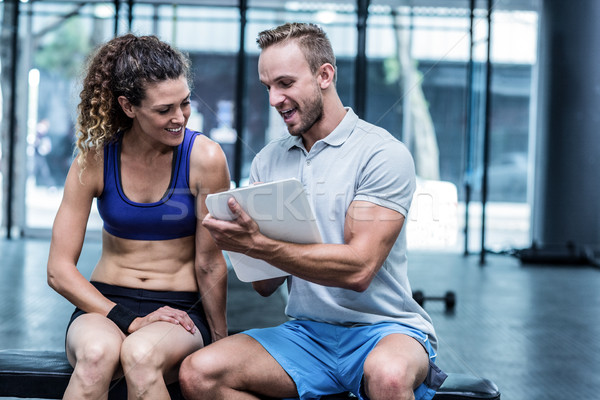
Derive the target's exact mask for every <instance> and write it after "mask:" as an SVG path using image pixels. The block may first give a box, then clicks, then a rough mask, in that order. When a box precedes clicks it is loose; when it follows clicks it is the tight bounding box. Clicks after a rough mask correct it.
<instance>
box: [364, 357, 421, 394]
mask: <svg viewBox="0 0 600 400" xmlns="http://www.w3.org/2000/svg"><path fill="white" fill-rule="evenodd" d="M415 380H416V376H415V374H414V373H412V372H411V370H410V368H409V366H408V365H406V364H405V363H403V362H395V363H393V364H389V363H388V364H387V365H386V364H378V365H373V364H371V366H370V368H368V369H367V368H365V372H364V388H365V391H366V393H367V394H368V395H369V398H371V399H374V400H375V399H391V398H394V399H411V398H413V391H414V387H415V384H416V383H415Z"/></svg>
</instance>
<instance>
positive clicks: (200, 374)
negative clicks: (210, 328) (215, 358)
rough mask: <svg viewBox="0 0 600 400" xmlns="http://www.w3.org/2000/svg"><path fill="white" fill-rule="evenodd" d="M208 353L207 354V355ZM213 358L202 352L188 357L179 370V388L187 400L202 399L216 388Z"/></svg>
mask: <svg viewBox="0 0 600 400" xmlns="http://www.w3.org/2000/svg"><path fill="white" fill-rule="evenodd" d="M205 353H206V354H205ZM211 358H212V357H211V356H210V354H208V353H207V352H203V351H202V350H200V351H197V352H195V353H192V354H190V355H189V356H187V357H186V358H185V359H184V360H183V362H182V363H181V367H180V368H179V386H180V387H181V391H182V393H183V395H184V397H185V398H186V399H195V398H200V394H202V393H208V392H210V391H211V390H212V389H213V388H214V386H215V380H214V377H213V376H214V373H213V371H211V368H210V366H211V365H214V364H212V363H211Z"/></svg>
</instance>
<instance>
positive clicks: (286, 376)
mask: <svg viewBox="0 0 600 400" xmlns="http://www.w3.org/2000/svg"><path fill="white" fill-rule="evenodd" d="M257 41H258V44H259V47H260V48H261V49H262V52H261V55H260V58H259V62H258V70H259V77H260V80H261V82H262V83H263V84H264V85H265V86H266V88H267V90H268V92H269V102H270V104H271V106H273V107H275V108H276V109H277V111H278V112H279V113H280V115H281V117H282V118H283V120H284V122H285V123H286V125H287V127H288V130H289V133H290V136H287V137H284V138H281V139H279V140H275V141H274V142H272V143H270V144H268V145H267V146H266V147H265V148H264V149H263V150H262V151H261V152H260V153H259V154H258V155H257V156H256V158H255V159H254V161H253V164H252V168H251V175H250V178H251V181H252V182H268V181H274V180H278V179H285V178H291V177H295V178H298V179H299V180H300V181H302V183H303V184H304V187H305V189H306V190H307V192H308V196H309V200H310V201H311V203H312V207H313V209H314V211H315V216H316V219H317V223H318V225H319V229H320V231H321V235H322V237H323V243H324V244H308V245H307V244H294V243H287V242H282V241H277V240H272V239H270V238H267V237H265V236H263V235H262V234H261V233H260V231H259V230H258V227H257V225H256V223H255V222H254V221H253V220H252V219H251V218H250V217H249V216H248V215H247V214H246V213H245V212H244V211H243V210H242V209H241V207H240V206H239V205H238V204H237V203H236V202H235V201H234V200H233V199H231V200H230V202H229V207H230V208H231V210H232V211H233V212H234V213H235V214H236V215H237V218H236V219H235V220H234V221H219V220H216V219H214V218H212V217H210V216H208V217H207V218H205V220H204V221H203V224H204V226H205V227H206V228H208V230H209V231H210V232H211V234H212V236H213V238H214V239H215V241H216V243H217V245H218V246H219V247H220V248H221V249H224V250H230V251H237V252H242V253H245V254H248V255H250V256H252V257H254V258H259V259H263V260H266V261H267V262H269V263H271V264H272V265H275V266H277V267H279V268H280V269H282V270H284V271H286V272H288V273H290V274H291V275H290V276H289V277H283V278H274V279H270V280H264V281H258V282H254V283H253V287H254V289H255V290H256V291H257V292H259V293H260V294H261V295H263V296H268V295H270V294H272V293H273V292H274V291H275V290H276V289H277V288H278V287H279V286H280V285H281V284H283V283H284V282H285V281H286V280H287V284H288V289H289V298H288V305H287V308H286V313H287V314H288V315H289V316H290V317H291V318H292V320H291V321H289V322H286V323H284V324H282V325H280V326H278V327H273V328H266V329H254V330H250V331H246V332H244V333H243V334H239V335H235V336H230V337H228V338H225V339H222V340H219V341H218V342H216V343H214V344H212V345H211V346H208V347H207V348H205V349H202V350H200V351H198V352H196V353H194V354H192V355H191V356H189V357H188V358H187V359H186V360H184V362H183V364H182V367H181V372H180V382H181V386H182V389H183V391H184V394H185V395H186V397H187V398H190V399H195V398H197V399H200V398H202V399H227V400H231V399H256V398H260V397H262V396H268V397H274V398H286V397H300V398H301V399H314V398H319V397H320V396H322V395H326V394H332V393H339V392H344V391H350V392H352V393H354V394H355V395H356V396H357V397H359V398H362V399H371V400H378V399H413V398H416V399H430V398H431V397H432V396H433V394H434V393H435V389H437V388H438V387H439V385H441V383H442V382H443V380H444V379H445V374H444V373H443V372H441V371H440V370H439V369H438V368H437V367H436V366H435V364H434V363H433V361H434V359H435V351H436V336H435V332H434V329H433V326H432V324H431V319H430V318H429V316H428V315H427V314H426V313H425V311H424V310H423V309H422V308H421V307H419V306H418V305H417V303H416V302H415V301H413V299H412V297H411V290H410V285H409V283H408V279H407V263H406V237H405V230H403V229H402V227H403V225H404V221H405V218H406V215H407V213H408V208H409V206H410V202H411V199H412V195H413V192H414V187H415V172H414V164H413V160H412V158H411V156H410V154H409V152H408V150H407V149H406V148H405V147H404V145H403V144H402V143H400V142H399V141H398V140H396V139H394V138H393V137H392V136H391V135H390V134H389V133H388V132H387V131H385V130H383V129H381V128H378V127H376V126H374V125H371V124H368V123H367V122H365V121H362V120H360V119H359V118H358V117H357V116H356V114H354V112H353V111H352V110H351V109H349V108H344V106H343V105H342V102H341V100H340V98H339V96H338V94H337V92H336V88H335V80H336V67H335V56H334V55H333V50H332V48H331V44H330V42H329V39H328V38H327V36H326V34H325V33H324V32H323V31H322V30H321V29H320V28H319V27H317V26H316V25H313V24H296V23H293V24H285V25H282V26H280V27H277V28H274V29H272V30H267V31H264V32H261V33H260V34H259V37H258V39H257Z"/></svg>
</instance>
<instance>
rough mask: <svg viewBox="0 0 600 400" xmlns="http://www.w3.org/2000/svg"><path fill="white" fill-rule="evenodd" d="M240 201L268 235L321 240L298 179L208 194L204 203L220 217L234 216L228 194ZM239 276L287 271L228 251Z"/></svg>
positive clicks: (257, 277) (255, 278)
mask: <svg viewBox="0 0 600 400" xmlns="http://www.w3.org/2000/svg"><path fill="white" fill-rule="evenodd" d="M231 197H233V198H235V200H236V201H237V202H238V203H239V204H240V206H241V207H242V208H243V209H244V211H246V213H248V215H249V216H250V217H252V219H254V221H256V223H257V224H258V227H259V229H260V231H261V232H262V233H263V234H264V235H265V236H267V237H270V238H272V239H277V240H284V241H286V242H293V243H321V242H322V240H321V234H320V232H319V228H318V227H317V223H316V220H315V217H314V214H313V211H312V208H311V206H310V203H309V202H308V198H307V196H306V192H305V191H304V187H303V186H302V183H301V182H300V181H299V180H297V179H285V180H281V181H275V182H269V183H260V184H256V185H251V186H246V187H243V188H238V189H232V190H228V191H226V192H221V193H215V194H209V195H208V196H207V197H206V207H207V208H208V211H209V212H210V214H211V215H212V216H213V217H215V218H217V219H223V220H231V219H233V214H232V213H231V210H230V209H229V206H228V205H227V201H228V200H229V199H230V198H231ZM227 254H228V256H229V260H230V261H231V264H232V266H233V269H234V271H235V273H236V275H237V277H238V279H239V280H241V281H244V282H253V281H259V280H262V279H269V278H276V277H280V276H285V275H289V274H288V273H287V272H284V271H282V270H280V269H279V268H276V267H274V266H272V265H271V264H269V263H267V262H265V261H263V260H257V259H255V258H251V257H249V256H246V255H244V254H241V253H236V252H231V251H228V252H227Z"/></svg>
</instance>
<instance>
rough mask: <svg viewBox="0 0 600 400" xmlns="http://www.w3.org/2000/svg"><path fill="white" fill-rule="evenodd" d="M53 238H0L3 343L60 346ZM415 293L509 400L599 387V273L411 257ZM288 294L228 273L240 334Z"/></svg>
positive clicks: (450, 366) (95, 247) (459, 358)
mask: <svg viewBox="0 0 600 400" xmlns="http://www.w3.org/2000/svg"><path fill="white" fill-rule="evenodd" d="M48 248H49V241H48V240H41V239H13V240H7V239H0V254H2V262H1V263H0V293H1V295H0V296H2V297H1V301H0V320H1V321H2V323H1V324H0V348H6V349H9V348H13V349H47V350H60V349H63V348H64V347H63V346H64V329H65V326H66V323H67V321H68V319H69V316H70V314H71V312H72V306H71V305H70V304H69V303H68V302H67V301H66V300H64V299H63V298H62V297H60V296H59V295H58V294H56V293H55V292H53V291H52V290H51V289H50V288H49V287H48V286H47V284H46V260H47V256H48ZM99 254H100V242H99V241H97V240H93V239H89V240H87V241H86V243H85V246H84V249H83V252H82V254H81V258H80V263H79V265H80V267H79V268H80V270H81V271H82V273H83V274H84V275H85V276H88V277H89V274H90V273H91V270H92V268H93V266H94V264H95V262H96V260H97V259H98V257H99ZM409 263H410V264H409V265H410V267H409V271H410V272H409V273H410V279H411V282H412V286H413V289H414V290H422V291H423V292H424V294H425V296H441V297H443V296H444V294H445V293H446V292H447V291H453V292H455V294H456V299H457V303H456V307H455V310H454V311H453V312H447V311H446V309H445V304H444V302H443V301H435V300H430V301H428V300H426V301H425V304H424V307H425V309H426V310H427V311H428V312H429V314H430V315H431V317H432V319H433V321H434V324H435V326H436V329H437V332H438V336H439V342H440V343H439V354H438V365H439V366H440V367H441V368H442V369H443V370H445V371H448V372H460V373H468V374H472V375H477V376H482V377H485V378H488V379H491V380H493V381H494V382H495V383H496V384H497V385H498V387H499V388H500V391H501V393H502V399H503V400H529V399H532V400H538V399H545V400H550V399H557V400H558V399H560V400H564V399H595V398H598V393H600V375H599V374H598V373H597V367H598V366H599V365H600V339H599V338H600V319H599V316H600V293H599V292H600V270H598V269H594V268H592V267H587V266H583V267H582V266H522V265H521V264H520V262H519V260H517V259H516V258H513V257H511V256H505V255H504V256H502V255H489V256H488V257H487V262H486V265H485V266H483V267H482V266H480V265H479V257H478V256H468V257H463V256H462V255H461V254H455V253H431V252H414V253H410V254H409ZM284 304H285V302H284V299H283V296H282V295H280V294H279V293H277V294H275V295H273V296H271V297H270V298H266V299H265V298H262V297H260V296H258V295H257V294H255V293H254V292H253V291H252V289H251V287H250V285H249V284H245V283H241V282H240V281H238V280H237V278H236V277H235V275H234V274H233V272H232V273H231V274H230V275H229V301H228V318H229V325H230V329H231V330H232V331H239V330H243V329H247V328H251V327H262V326H270V325H274V324H278V323H280V322H282V321H284V320H285V316H284V315H283V308H284Z"/></svg>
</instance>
